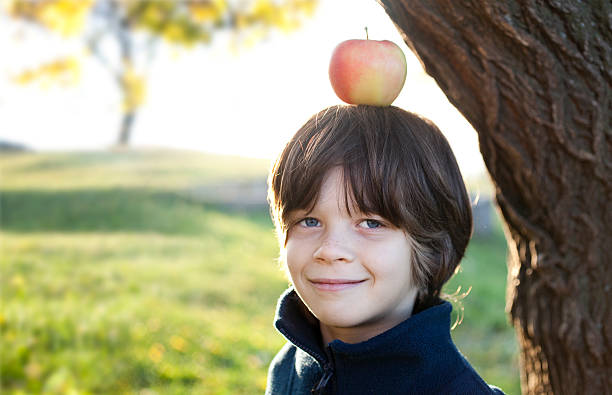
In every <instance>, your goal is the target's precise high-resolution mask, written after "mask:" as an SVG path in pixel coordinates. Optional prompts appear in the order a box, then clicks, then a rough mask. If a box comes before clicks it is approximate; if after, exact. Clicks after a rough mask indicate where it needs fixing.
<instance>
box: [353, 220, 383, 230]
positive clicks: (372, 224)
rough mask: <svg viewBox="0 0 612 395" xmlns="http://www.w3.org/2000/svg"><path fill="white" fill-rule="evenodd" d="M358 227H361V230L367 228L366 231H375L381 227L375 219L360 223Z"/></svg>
mask: <svg viewBox="0 0 612 395" xmlns="http://www.w3.org/2000/svg"><path fill="white" fill-rule="evenodd" d="M359 226H361V227H362V228H367V229H376V228H380V227H381V226H383V225H382V224H381V223H380V222H379V221H377V220H375V219H366V220H364V221H362V222H360V223H359Z"/></svg>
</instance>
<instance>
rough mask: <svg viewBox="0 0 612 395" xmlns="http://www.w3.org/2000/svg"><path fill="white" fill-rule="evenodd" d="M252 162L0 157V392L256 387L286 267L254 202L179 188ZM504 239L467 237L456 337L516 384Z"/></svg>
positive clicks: (506, 382)
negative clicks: (226, 203) (239, 203)
mask: <svg viewBox="0 0 612 395" xmlns="http://www.w3.org/2000/svg"><path fill="white" fill-rule="evenodd" d="M267 167H268V163H267V162H266V161H259V160H247V159H236V158H227V157H217V156H212V155H203V154H197V153H190V152H175V151H118V152H87V153H42V154H38V153H28V154H11V155H5V156H3V157H1V158H0V174H1V180H0V182H1V195H0V203H1V205H0V210H1V212H0V213H1V219H2V231H1V233H0V243H1V244H0V247H1V254H0V272H1V277H0V292H1V296H2V310H1V312H0V330H1V336H0V349H1V350H2V352H1V356H0V369H1V375H2V384H1V390H2V393H7V394H38V393H45V394H70V393H72V394H117V393H125V394H139V395H151V394H185V393H198V394H241V393H243V394H251V393H262V392H263V389H264V387H265V378H266V369H267V365H268V363H269V361H270V360H271V358H272V357H273V355H274V354H275V353H276V351H277V350H278V349H279V348H280V347H281V345H282V344H283V339H282V338H281V337H280V335H278V334H277V333H276V332H275V330H274V329H273V328H272V325H271V323H272V318H273V314H274V308H275V303H276V299H277V297H278V295H279V294H280V293H281V292H282V290H283V289H284V288H285V287H286V281H285V280H284V279H283V276H282V274H281V272H280V271H279V270H278V268H277V265H276V260H275V258H276V254H277V246H276V240H275V238H274V233H273V227H272V224H271V222H270V220H269V218H268V214H267V212H265V210H261V211H252V212H241V211H238V210H236V209H231V210H230V209H225V208H223V207H220V206H215V205H210V204H206V203H202V202H198V201H195V200H192V199H188V198H186V197H185V195H184V194H183V193H182V192H183V191H184V190H186V189H189V188H191V187H193V186H198V185H207V184H209V183H218V182H223V181H224V180H235V179H240V180H246V179H256V178H262V177H265V173H266V169H267ZM504 261H505V242H504V240H503V236H502V235H501V232H500V231H499V229H498V231H497V232H496V233H495V234H494V235H493V236H492V237H491V238H490V239H487V240H473V241H472V243H471V245H470V248H469V250H468V253H467V256H466V259H465V261H464V264H463V269H462V272H461V273H460V274H459V275H458V276H456V277H455V278H454V279H453V280H452V282H451V284H449V289H451V290H452V291H454V289H455V288H456V286H457V284H461V285H462V286H463V287H464V288H466V287H469V286H472V287H473V288H472V292H471V293H470V295H469V296H468V297H466V298H465V299H464V300H463V302H462V303H463V306H464V307H465V317H464V321H463V323H462V324H461V325H460V326H459V327H457V328H456V329H455V330H454V331H453V336H454V337H455V339H456V341H457V344H458V347H459V348H460V349H461V350H462V352H463V353H464V354H465V355H466V357H467V358H468V359H469V360H470V362H472V364H473V365H474V366H475V368H476V369H477V370H478V371H479V372H480V373H481V374H482V375H483V377H484V378H485V379H486V380H487V381H489V382H490V383H493V384H497V385H500V386H501V387H502V388H503V389H504V390H505V391H506V392H507V393H510V394H512V393H518V392H519V389H518V368H517V364H516V344H515V341H514V337H513V333H512V330H511V329H510V328H509V326H508V324H507V323H506V318H505V314H504V311H503V309H504V290H505V277H506V268H505V262H504Z"/></svg>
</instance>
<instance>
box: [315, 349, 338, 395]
mask: <svg viewBox="0 0 612 395" xmlns="http://www.w3.org/2000/svg"><path fill="white" fill-rule="evenodd" d="M325 351H326V354H327V357H328V359H329V362H327V363H325V365H324V366H323V377H321V379H320V380H319V382H318V383H317V385H316V386H315V387H314V388H313V389H312V391H311V393H312V394H317V395H318V394H323V391H324V390H325V388H326V387H327V384H328V383H329V380H330V379H331V378H332V377H333V375H334V352H333V350H332V348H331V346H330V345H329V344H328V345H327V346H326V347H325Z"/></svg>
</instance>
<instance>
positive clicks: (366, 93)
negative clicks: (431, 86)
mask: <svg viewBox="0 0 612 395" xmlns="http://www.w3.org/2000/svg"><path fill="white" fill-rule="evenodd" d="M329 80H330V81H331V85H332V87H333V88H334V91H335V92H336V95H338V97H339V98H340V99H342V100H343V101H345V102H347V103H349V104H369V105H373V106H388V105H390V104H391V103H393V100H395V98H396V97H397V95H399V93H400V91H401V90H402V87H403V86H404V81H406V58H405V57H404V52H402V50H401V48H400V47H398V46H397V45H396V44H395V43H393V42H391V41H387V40H384V41H376V40H347V41H343V42H341V43H340V44H338V46H337V47H336V49H334V52H333V53H332V57H331V61H330V63H329Z"/></svg>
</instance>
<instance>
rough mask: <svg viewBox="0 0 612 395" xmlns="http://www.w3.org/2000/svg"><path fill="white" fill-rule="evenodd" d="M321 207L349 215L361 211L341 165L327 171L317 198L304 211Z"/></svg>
mask: <svg viewBox="0 0 612 395" xmlns="http://www.w3.org/2000/svg"><path fill="white" fill-rule="evenodd" d="M321 208H325V209H333V210H337V211H341V212H344V213H346V214H348V215H352V214H353V213H356V212H359V211H360V209H359V207H358V205H357V203H356V202H355V199H354V197H353V194H352V191H351V186H350V184H349V183H348V180H347V179H346V178H345V175H344V172H343V169H342V167H340V166H335V167H332V168H331V169H330V170H328V171H327V173H325V175H324V176H323V180H322V182H321V187H320V189H319V193H318V194H317V197H316V199H314V201H313V202H311V204H310V207H308V208H305V209H303V211H305V212H311V211H313V210H315V209H321Z"/></svg>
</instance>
